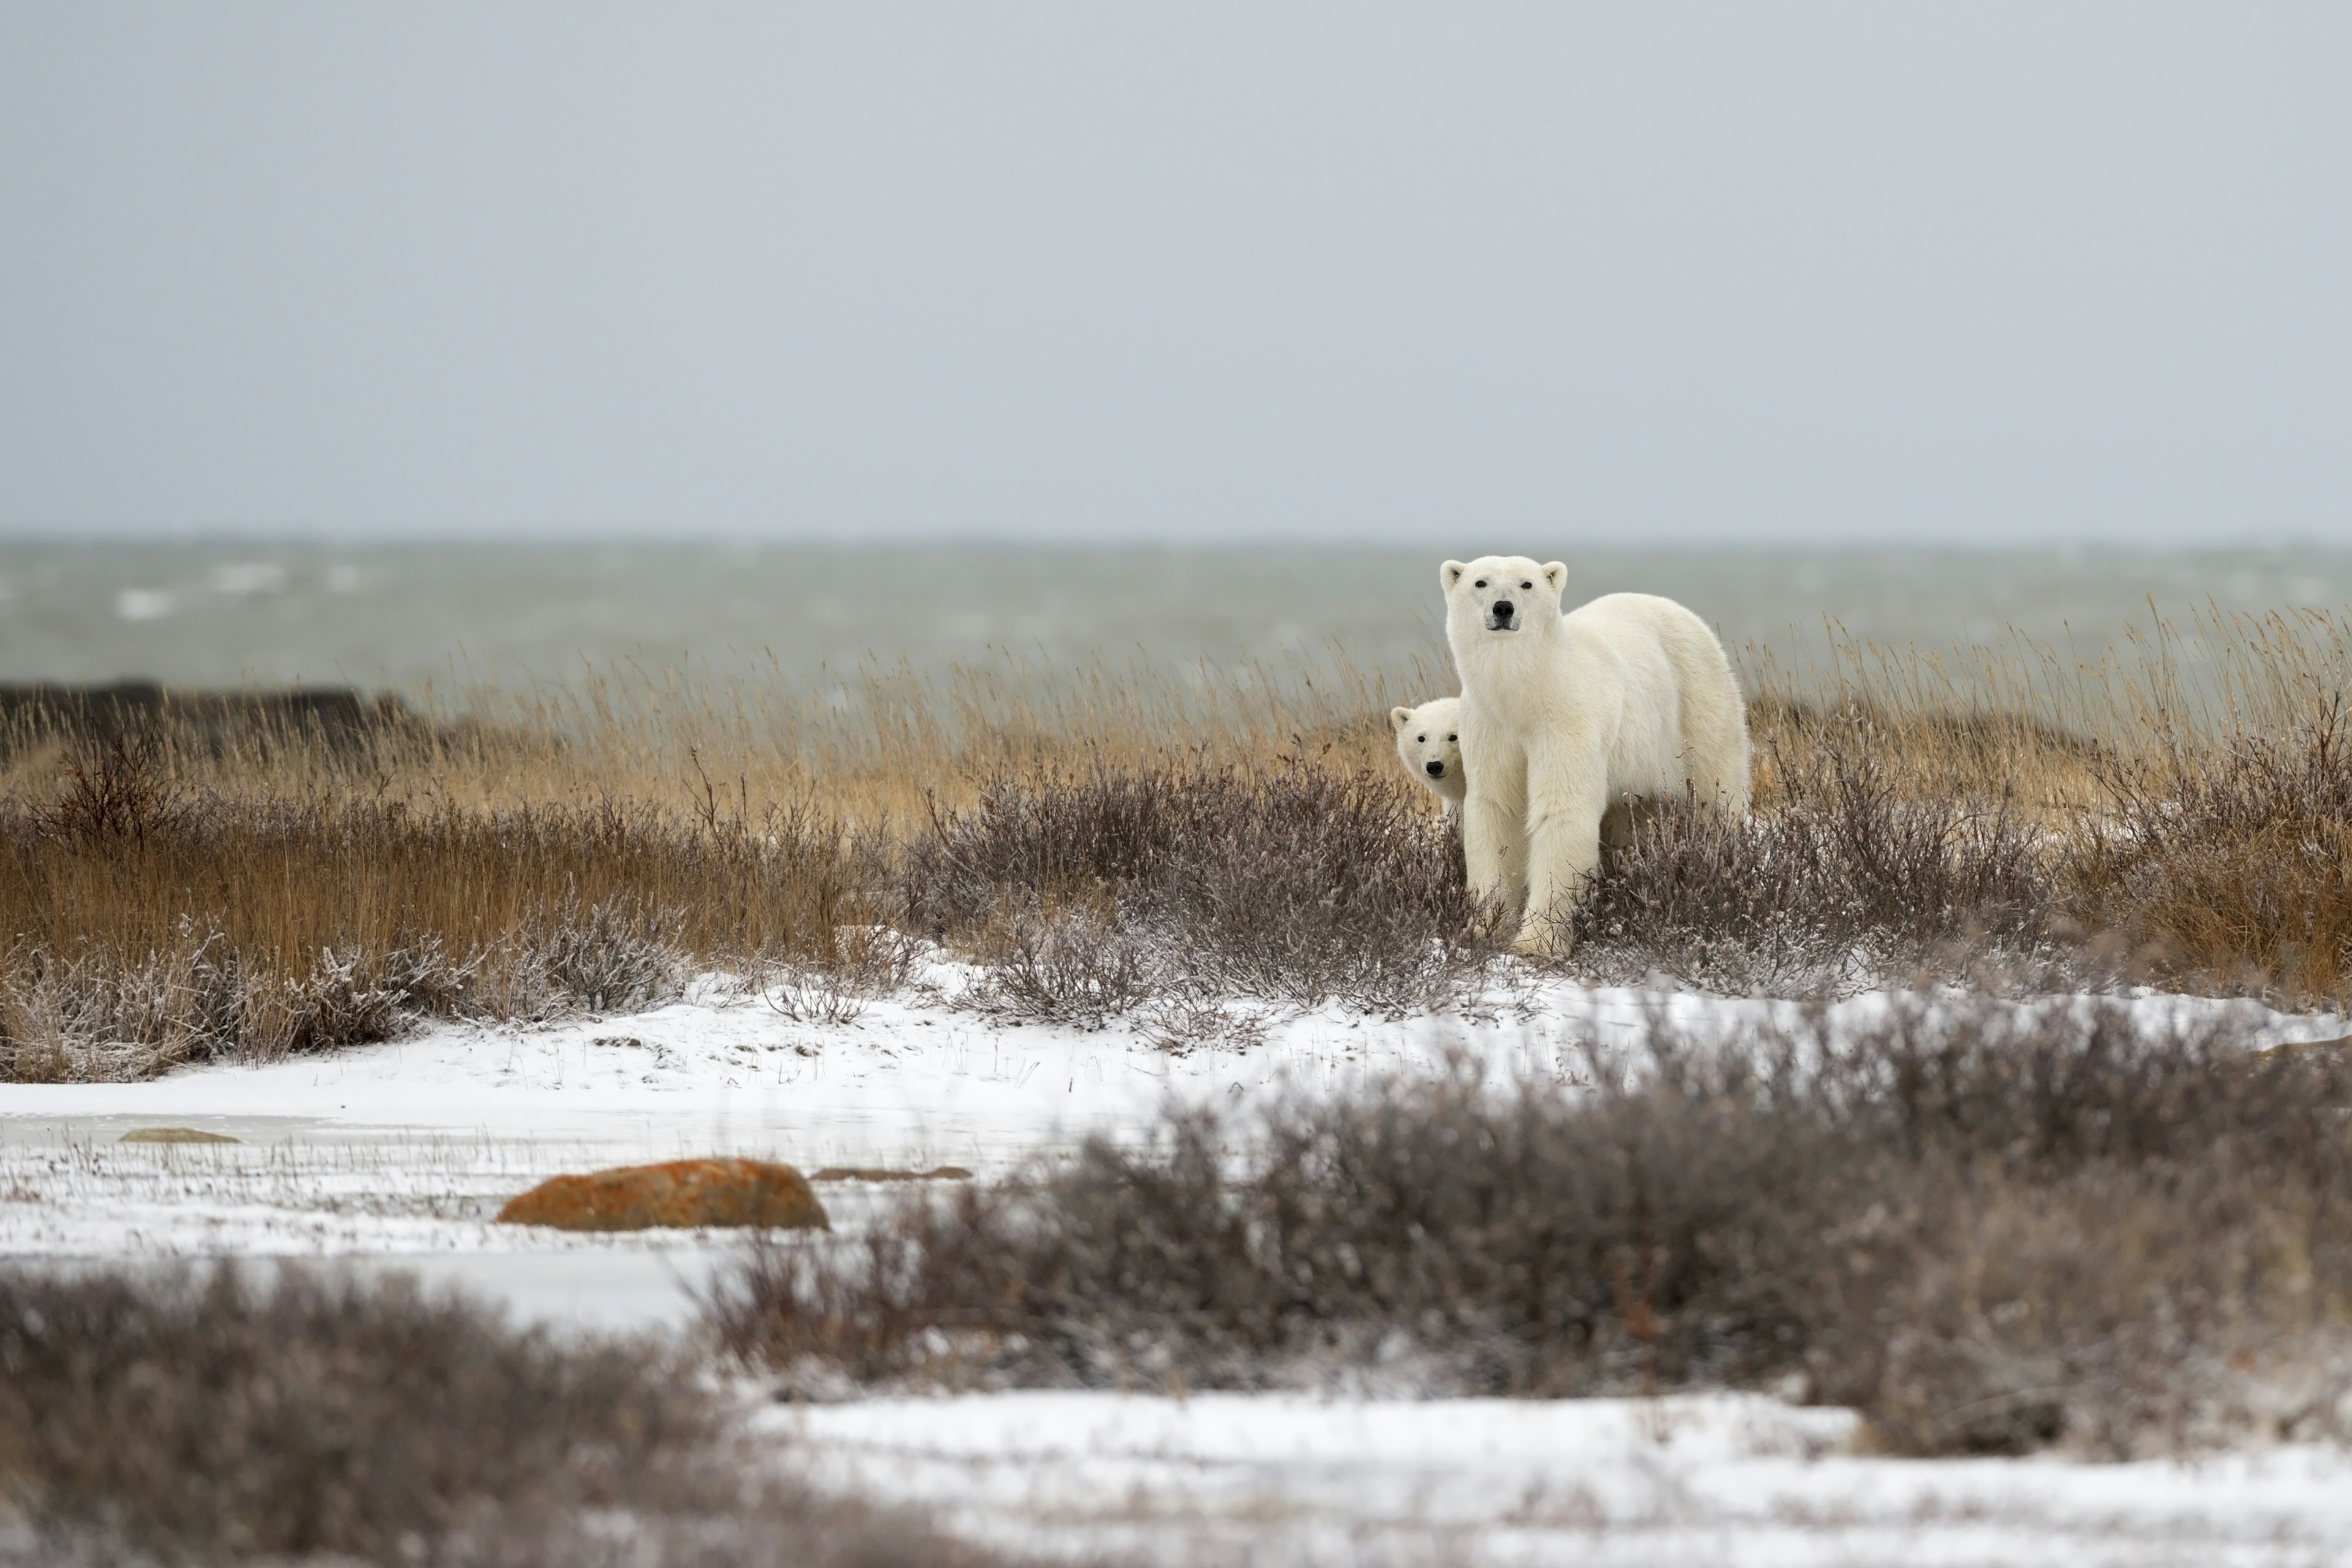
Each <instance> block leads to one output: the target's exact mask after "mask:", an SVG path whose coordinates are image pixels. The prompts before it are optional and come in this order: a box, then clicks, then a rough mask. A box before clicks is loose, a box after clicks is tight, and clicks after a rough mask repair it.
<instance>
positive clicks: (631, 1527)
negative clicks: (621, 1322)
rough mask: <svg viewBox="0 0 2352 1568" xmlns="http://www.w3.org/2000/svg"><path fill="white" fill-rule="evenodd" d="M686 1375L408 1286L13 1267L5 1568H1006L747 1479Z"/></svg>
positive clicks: (1, 1365) (3, 1364) (7, 1283)
mask: <svg viewBox="0 0 2352 1568" xmlns="http://www.w3.org/2000/svg"><path fill="white" fill-rule="evenodd" d="M694 1372H695V1369H694V1367H693V1366H691V1365H690V1364H688V1363H685V1362H683V1361H682V1360H680V1359H679V1358H678V1357H677V1355H675V1354H674V1353H672V1352H667V1351H664V1350H661V1349H658V1348H656V1347H654V1346H652V1345H649V1344H645V1343H628V1342H614V1341H603V1340H594V1339H585V1338H583V1337H580V1336H572V1335H559V1334H556V1333H554V1332H551V1331H548V1330H546V1329H543V1328H538V1329H517V1328H515V1327H513V1326H511V1325H509V1323H508V1322H507V1321H505V1319H504V1318H503V1317H502V1316H501V1314H500V1313H499V1311H498V1310H495V1309H492V1308H490V1307H488V1306H484V1305H481V1304H479V1303H478V1302H475V1301H473V1300H469V1299H467V1298H464V1297H461V1296H456V1295H447V1294H433V1293H427V1292H425V1291H424V1290H421V1289H418V1288H417V1287H416V1286H415V1284H414V1282H413V1281H410V1280H407V1279H404V1278H402V1277H399V1276H394V1277H393V1278H392V1279H390V1280H388V1281H385V1282H383V1283H379V1284H368V1283H362V1282H361V1281H360V1280H357V1279H351V1278H347V1277H335V1276H329V1275H318V1274H311V1273H307V1272H304V1271H302V1270H299V1269H298V1268H290V1267H289V1268H281V1269H279V1270H278V1271H277V1272H276V1277H275V1279H274V1281H273V1282H272V1283H269V1284H267V1285H264V1284H260V1283H257V1282H256V1281H255V1280H254V1279H251V1278H249V1277H248V1276H247V1275H245V1274H243V1273H240V1272H238V1271H237V1270H236V1269H235V1268H231V1267H228V1266H222V1267H220V1268H215V1269H212V1270H209V1271H206V1272H204V1273H195V1272H176V1273H175V1272H165V1271H159V1270H152V1269H150V1270H144V1271H141V1272H138V1273H132V1272H129V1271H121V1270H108V1271H98V1272H88V1271H75V1272H58V1271H52V1270H43V1271H38V1272H31V1271H13V1272H12V1271H0V1495H5V1497H6V1498H7V1500H8V1506H9V1510H10V1511H9V1512H7V1513H5V1514H0V1563H8V1564H11V1565H14V1564H19V1563H21V1564H24V1565H25V1568H35V1565H37V1568H79V1565H84V1564H86V1565H88V1568H101V1565H105V1568H112V1565H117V1564H121V1565H131V1564H163V1563H173V1564H179V1563H185V1564H224V1565H226V1564H245V1563H382V1564H386V1565H392V1564H411V1563H432V1564H438V1565H444V1568H886V1565H889V1564H901V1563H903V1564H908V1565H912V1564H916V1563H922V1564H927V1565H928V1564H939V1565H940V1568H980V1565H981V1564H983V1563H992V1562H1000V1561H1003V1560H1002V1559H999V1558H996V1557H994V1556H992V1554H989V1553H986V1552H982V1551H980V1550H978V1549H975V1548H969V1547H965V1546H962V1545H961V1544H959V1543H957V1542H952V1541H950V1540H947V1539H945V1538H942V1537H940V1536H939V1535H937V1534H935V1533H933V1532H932V1531H929V1529H927V1528H926V1527H925V1526H924V1525H923V1524H922V1523H921V1522H919V1521H916V1520H912V1519H908V1518H907V1517H905V1515H904V1513H903V1510H901V1511H897V1512H894V1513H893V1514H892V1515H890V1516H887V1517H884V1516H878V1515H877V1514H875V1513H873V1512H870V1511H868V1510H863V1509H860V1508H859V1507H857V1506H856V1505H854V1504H850V1503H845V1502H837V1501H832V1500H826V1499H824V1498H821V1497H819V1496H817V1495H815V1494H814V1493H813V1492H810V1491H808V1490H806V1489H803V1488H801V1487H800V1486H798V1485H797V1484H795V1483H794V1482H793V1481H791V1480H789V1479H784V1478H783V1476H782V1474H781V1473H780V1471H779V1470H778V1468H777V1467H776V1466H775V1464H774V1462H773V1461H774V1455H773V1452H772V1450H771V1451H770V1452H769V1453H767V1454H766V1455H764V1456H761V1458H764V1460H765V1461H766V1462H765V1463H764V1464H761V1463H758V1462H755V1461H754V1458H753V1457H752V1456H751V1455H750V1454H749V1453H747V1452H745V1451H743V1450H742V1448H741V1447H740V1443H739V1441H738V1437H737V1434H736V1432H735V1429H734V1425H733V1413H732V1411H731V1410H730V1407H729V1406H728V1405H726V1404H725V1403H724V1402H723V1400H722V1399H721V1398H720V1397H719V1396H717V1395H715V1394H712V1393H711V1392H710V1391H709V1387H708V1385H707V1384H705V1383H704V1382H703V1381H702V1380H701V1379H699V1378H698V1377H697V1376H695V1375H694Z"/></svg>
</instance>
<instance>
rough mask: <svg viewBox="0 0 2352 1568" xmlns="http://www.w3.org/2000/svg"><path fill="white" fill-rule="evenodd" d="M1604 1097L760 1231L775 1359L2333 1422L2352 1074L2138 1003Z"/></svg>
mask: <svg viewBox="0 0 2352 1568" xmlns="http://www.w3.org/2000/svg"><path fill="white" fill-rule="evenodd" d="M1588 1067H1589V1070H1590V1075H1591V1082H1590V1084H1589V1085H1588V1086H1587V1087H1585V1088H1582V1089H1563V1088H1561V1087H1560V1086H1558V1085H1551V1084H1541V1085H1538V1084H1534V1083H1522V1084H1519V1085H1516V1086H1513V1087H1511V1088H1509V1089H1504V1090H1497V1089H1494V1088H1493V1087H1492V1086H1488V1085H1486V1084H1484V1083H1481V1082H1480V1081H1478V1080H1477V1079H1475V1077H1472V1076H1468V1075H1463V1076H1457V1077H1456V1078H1454V1079H1452V1080H1450V1081H1445V1082H1441V1083H1437V1084H1434V1085H1430V1084H1407V1083H1393V1084H1391V1085H1389V1086H1387V1087H1385V1088H1382V1089H1378V1090H1376V1091H1374V1092H1370V1093H1367V1094H1363V1095H1360V1096H1358V1097H1354V1098H1349V1099H1345V1100H1339V1101H1338V1102H1336V1103H1335V1102H1328V1101H1308V1100H1299V1101H1295V1102H1293V1103H1290V1104H1287V1105H1285V1106H1283V1107H1281V1108H1279V1109H1278V1110H1275V1111H1273V1112H1271V1113H1269V1114H1268V1115H1267V1116H1266V1117H1265V1120H1264V1121H1262V1122H1257V1123H1253V1124H1248V1125H1234V1124H1230V1123H1229V1122H1228V1121H1226V1120H1225V1119H1223V1118H1222V1117H1220V1116H1218V1115H1216V1114H1215V1113H1213V1112H1210V1111H1191V1112H1177V1113H1171V1116H1170V1117H1169V1119H1168V1120H1167V1121H1165V1123H1164V1124H1163V1125H1162V1127H1161V1129H1160V1134H1159V1136H1158V1138H1157V1140H1156V1142H1152V1143H1151V1144H1150V1146H1148V1147H1145V1148H1142V1149H1133V1148H1121V1147H1117V1146H1114V1145H1111V1144H1108V1143H1105V1142H1095V1143H1092V1144H1089V1145H1087V1147H1086V1148H1085V1149H1084V1150H1083V1151H1082V1152H1080V1153H1079V1155H1078V1156H1077V1157H1076V1160H1075V1162H1073V1163H1069V1164H1066V1165H1064V1166H1059V1167H1041V1168H1039V1169H1038V1170H1036V1171H1034V1172H1033V1173H1031V1174H1030V1175H1029V1176H1028V1177H1027V1178H1025V1179H1024V1181H1023V1182H1020V1183H1015V1184H1011V1185H1007V1186H1001V1187H994V1188H991V1187H984V1186H972V1187H966V1188H963V1189H961V1190H959V1191H957V1192H955V1193H954V1194H948V1195H944V1196H931V1195H926V1196H924V1197H920V1198H917V1199H911V1200H909V1201H908V1202H907V1203H905V1204H904V1205H902V1206H901V1207H900V1208H899V1209H898V1211H897V1213H896V1214H895V1215H893V1216H891V1217H889V1218H888V1219H887V1222H886V1223H883V1224H880V1225H878V1226H876V1227H875V1228H874V1229H873V1230H871V1231H870V1232H868V1233H867V1234H866V1235H865V1236H863V1237H857V1238H852V1239H850V1240H846V1241H836V1242H833V1243H828V1244H826V1245H824V1246H821V1247H800V1246H794V1245H781V1246H772V1247H765V1248H763V1249H761V1250H760V1251H757V1252H755V1253H754V1254H753V1255H751V1258H750V1259H749V1260H748V1261H747V1262H746V1263H745V1264H744V1265H743V1267H742V1268H741V1269H740V1272H739V1273H738V1274H737V1275H736V1276H735V1277H734V1278H733V1279H732V1280H731V1281H730V1282H729V1283H727V1284H725V1285H724V1286H723V1287H722V1288H721V1289H719V1291H718V1293H717V1295H716V1297H715V1299H714V1301H713V1304H712V1314H713V1318H714V1321H715V1322H716V1324H717V1326H718V1328H719V1332H720V1333H721V1335H722V1338H723V1339H724V1340H725V1342H727V1343H728V1344H729V1345H730V1347H731V1348H732V1349H733V1350H734V1351H735V1352H737V1353H739V1354H741V1355H744V1356H747V1357H751V1358H754V1359H757V1360H761V1361H764V1362H766V1363H770V1364H773V1365H776V1366H779V1367H782V1368H783V1369H785V1370H786V1372H787V1373H789V1374H790V1375H791V1376H793V1377H794V1378H796V1379H799V1380H802V1381H803V1383H804V1384H808V1385H811V1386H821V1385H822V1384H824V1380H825V1379H826V1378H827V1377H835V1376H846V1377H849V1378H852V1379H855V1380H859V1381H864V1382H883V1383H897V1382H912V1383H916V1384H940V1383H945V1384H955V1385H981V1386H987V1385H996V1384H1048V1385H1053V1384H1082V1385H1092V1386H1102V1385H1115V1384H1144V1385H1150V1386H1161V1385H1165V1384H1171V1383H1179V1384H1183V1385H1186V1386H1193V1387H1201V1386H1228V1387H1233V1386H1240V1387H1246V1386H1257V1385H1263V1384H1325V1385H1328V1384H1332V1383H1334V1382H1342V1383H1357V1384H1360V1383H1367V1382H1369V1383H1372V1384H1389V1385H1392V1386H1402V1387H1404V1388H1408V1389H1412V1390H1416V1391H1423V1392H1428V1391H1437V1390H1444V1391H1449V1392H1476V1393H1506V1394H1588V1393H1602V1392H1636V1391H1640V1390H1643V1389H1648V1388H1655V1387H1665V1386H1714V1385H1719V1384H1724V1383H1731V1384H1749V1385H1755V1384H1764V1385H1768V1386H1769V1385H1777V1384H1780V1383H1781V1382H1783V1381H1785V1380H1787V1379H1789V1378H1790V1377H1792V1376H1793V1377H1795V1378H1798V1379H1800V1380H1801V1381H1802V1382H1803V1384H1805V1385H1806V1386H1807V1387H1808V1388H1810V1389H1811V1392H1812V1393H1813V1394H1814V1395H1815V1396H1816V1397H1820V1398H1823V1399H1828V1400H1832V1401H1835V1402H1839V1403H1851V1404H1853V1405H1859V1406H1860V1407H1861V1408H1862V1409H1864V1411H1865V1412H1866V1413H1867V1414H1868V1415H1869V1416H1870V1417H1871V1419H1872V1422H1873V1424H1874V1430H1875V1431H1876V1433H1877V1434H1878V1436H1879V1437H1880V1439H1881V1441H1883V1442H1885V1444H1887V1445H1888V1446H1890V1447H1895V1448H1899V1449H1902V1450H1904V1451H1907V1452H1955V1451H2012V1450H2015V1449H2018V1448H2021V1447H2032V1446H2034V1445H2035V1444H2037V1443H2041V1442H2045V1441H2048V1440H2050V1439H2052V1438H2053V1437H2059V1436H2063V1437H2065V1438H2066V1439H2068V1440H2070V1441H2072V1442H2074V1443H2076V1444H2079V1445H2082V1446H2084V1447H2089V1448H2092V1449H2095V1450H2096V1451H2100V1452H2109V1453H2120V1452H2130V1451H2134V1450H2135V1449H2137V1448H2140V1447H2156V1446H2165V1445H2169V1444H2175V1443H2181V1442H2194V1441H2196V1440H2198V1439H2199V1438H2200V1437H2202V1436H2210V1435H2213V1434H2215V1433H2218V1432H2221V1431H2222V1430H2225V1429H2228V1428H2229V1427H2231V1425H2232V1424H2245V1423H2261V1424H2267V1425H2269V1426H2270V1427H2271V1428H2272V1429H2273V1430H2280V1429H2284V1430H2294V1431H2303V1432H2315V1431H2328V1430H2332V1429H2333V1426H2334V1424H2336V1422H2337V1421H2338V1420H2339V1419H2340V1417H2341V1412H2340V1410H2339V1408H2338V1406H2337V1405H2336V1403H2335V1402H2336V1399H2337V1398H2338V1396H2339V1395H2341V1394H2343V1392H2344V1390H2345V1389H2346V1387H2347V1386H2352V1384H2347V1376H2352V1363H2347V1360H2346V1359H2345V1358H2344V1355H2343V1347H2344V1346H2345V1345H2346V1344H2347V1337H2346V1336H2347V1330H2352V1143H2347V1139H2346V1136H2345V1131H2344V1126H2345V1121H2344V1119H2345V1116H2346V1114H2347V1108H2352V1065H2347V1062H2346V1060H2345V1059H2344V1058H2343V1056H2342V1055H2341V1053H2340V1052H2333V1051H2312V1050H2304V1051H2275V1052H2270V1053H2254V1052H2251V1051H2248V1050H2247V1049H2246V1048H2245V1047H2244V1044H2243V1042H2242V1039H2241V1038H2239V1037H2236V1036H2235V1035H2233V1034H2232V1033H2231V1031H2230V1030H2228V1029H2226V1028H2222V1027H2219V1026H2217V1027H2215V1028H2212V1029H2208V1030H2203V1031H2194V1032H2172V1033H2164V1032H2149V1031H2147V1030H2142V1029H2137V1028H2135V1027H2133V1026H2132V1025H2131V1023H2130V1021H2129V1018H2128V1016H2127V1015H2126V1014H2125V1013H2124V1012H2122V1011H2120V1010H2118V1009H2114V1008H2083V1007H2077V1006H2074V1005H2052V1006H2044V1007H2042V1008H2039V1009H2032V1010H2021V1011H2009V1010H2004V1009H2001V1008H1998V1007H1994V1006H1991V1005H1975V1006H1968V1007H1951V1008H1947V1009H1944V1010H1938V1011H1929V1010H1926V1009H1919V1008H1915V1009H1908V1010H1905V1011H1901V1012H1898V1013H1897V1014H1895V1015H1894V1016H1890V1017H1889V1018H1888V1019H1887V1021H1886V1022H1885V1024H1884V1025H1883V1026H1878V1027H1875V1028H1872V1029H1867V1030H1864V1032H1862V1033H1861V1034H1859V1035H1858V1036H1855V1037H1851V1038H1845V1039H1839V1038H1835V1037H1832V1036H1830V1035H1829V1034H1828V1033H1827V1032H1826V1031H1825V1029H1823V1028H1822V1027H1821V1026H1813V1027H1808V1028H1801V1029H1797V1030H1793V1031H1778V1032H1770V1033H1766V1034H1761V1035H1759V1036H1757V1037H1752V1038H1749V1039H1748V1040H1745V1041H1742V1042H1739V1043H1738V1045H1737V1046H1736V1047H1731V1048H1723V1049H1715V1048H1709V1049H1700V1048H1697V1047H1692V1046H1690V1045H1687V1044H1686V1043H1684V1042H1681V1041H1679V1040H1677V1039H1676V1038H1675V1037H1674V1036H1673V1035H1672V1034H1671V1033H1670V1032H1669V1031H1666V1030H1665V1029H1664V1028H1663V1027H1660V1028H1657V1029H1654V1031H1653V1032H1652V1034H1651V1036H1650V1037H1649V1039H1648V1041H1647V1043H1646V1045H1645V1046H1644V1047H1643V1048H1642V1049H1640V1050H1639V1051H1637V1052H1634V1053H1633V1054H1632V1055H1631V1056H1628V1057H1623V1058H1616V1057H1611V1056H1608V1055H1606V1054H1602V1053H1599V1052H1589V1053H1588Z"/></svg>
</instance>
